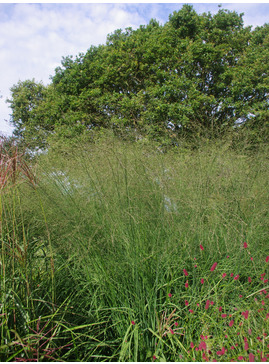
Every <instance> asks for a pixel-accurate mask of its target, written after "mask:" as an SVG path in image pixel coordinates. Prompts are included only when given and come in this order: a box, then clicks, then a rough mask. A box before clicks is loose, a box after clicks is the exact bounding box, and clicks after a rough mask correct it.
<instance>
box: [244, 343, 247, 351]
mask: <svg viewBox="0 0 269 364" xmlns="http://www.w3.org/2000/svg"><path fill="white" fill-rule="evenodd" d="M244 349H245V350H248V342H247V341H245V346H244Z"/></svg>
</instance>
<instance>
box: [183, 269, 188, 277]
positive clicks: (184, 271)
mask: <svg viewBox="0 0 269 364" xmlns="http://www.w3.org/2000/svg"><path fill="white" fill-rule="evenodd" d="M183 273H184V274H185V276H186V277H188V275H189V273H188V272H187V271H186V269H183Z"/></svg>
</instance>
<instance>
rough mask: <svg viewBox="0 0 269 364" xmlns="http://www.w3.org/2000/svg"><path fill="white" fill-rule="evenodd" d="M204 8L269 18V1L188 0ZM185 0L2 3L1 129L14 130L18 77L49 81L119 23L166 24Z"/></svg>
mask: <svg viewBox="0 0 269 364" xmlns="http://www.w3.org/2000/svg"><path fill="white" fill-rule="evenodd" d="M188 4H191V5H193V7H194V9H195V10H196V12H197V13H198V14H202V13H203V12H209V11H210V12H211V13H212V14H214V13H216V12H218V10H219V7H218V5H219V4H221V5H222V8H223V9H229V10H232V11H233V10H235V11H236V12H237V13H239V14H240V13H244V14H245V15H244V17H243V19H244V25H245V26H248V25H252V26H253V28H255V27H256V26H261V25H264V24H265V23H266V22H269V3H268V2H260V3H249V2H244V3H240V2H239V3H234V2H229V3H228V2H227V3H212V2H208V3H200V2H195V3H194V2H188ZM182 5H183V2H181V3H178V2H173V1H171V2H150V1H147V3H143V2H137V1H136V2H134V1H132V0H131V1H128V2H127V1H125V2H121V1H120V0H119V1H118V2H117V3H115V2H111V1H107V2H106V3H102V2H98V3H92V2H87V3H85V2H80V3H70V2H68V1H65V2H64V3H61V2H59V1H58V2H57V3H51V2H40V3H35V2H29V3H22V2H17V3H0V49H1V52H0V96H2V97H1V98H0V134H1V135H6V136H8V135H11V134H12V130H13V129H12V127H11V125H10V123H9V120H10V114H11V109H10V108H9V106H8V103H6V99H7V98H10V97H11V92H10V88H11V87H12V86H13V85H14V84H17V83H18V81H24V80H27V79H30V80H32V79H35V81H36V82H42V83H43V84H44V85H47V84H49V83H50V82H51V81H50V76H53V75H54V70H55V68H56V67H58V66H61V60H62V58H63V57H66V56H70V55H73V56H76V55H78V54H79V53H81V52H82V53H85V52H86V51H87V49H89V48H90V47H91V46H92V45H94V46H97V45H99V44H105V42H106V37H107V35H108V34H110V33H112V32H114V31H115V30H116V29H125V28H127V27H132V28H133V29H137V28H138V27H139V26H140V25H146V24H148V22H149V21H150V19H152V18H154V19H156V20H158V21H159V22H160V24H164V23H166V22H167V21H168V18H169V14H172V13H173V11H178V10H180V8H181V7H182Z"/></svg>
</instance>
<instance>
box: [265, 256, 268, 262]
mask: <svg viewBox="0 0 269 364" xmlns="http://www.w3.org/2000/svg"><path fill="white" fill-rule="evenodd" d="M265 261H266V263H267V262H269V255H267V257H266V258H265Z"/></svg>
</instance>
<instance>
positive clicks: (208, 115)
mask: <svg viewBox="0 0 269 364" xmlns="http://www.w3.org/2000/svg"><path fill="white" fill-rule="evenodd" d="M268 58H269V24H265V25H264V26H261V27H257V28H255V29H254V30H251V27H244V24H243V14H237V13H236V12H231V11H228V10H224V9H220V10H219V11H218V13H217V14H215V15H212V14H210V13H203V14H201V15H199V14H197V13H196V12H195V10H194V9H193V7H192V6H190V5H186V4H185V5H183V6H182V8H181V9H180V10H179V11H175V12H174V13H173V14H171V15H170V16H169V20H168V21H167V22H166V23H165V24H164V25H160V24H159V23H158V22H157V21H156V20H154V19H152V20H150V22H149V24H148V25H141V26H140V27H139V28H138V29H137V30H133V29H132V28H126V29H125V30H121V29H118V30H115V32H114V33H112V34H109V35H108V36H107V41H106V44H104V45H99V46H97V47H96V46H91V47H90V48H89V49H88V51H87V52H86V53H85V54H82V53H81V54H79V55H77V56H76V57H73V56H68V57H65V58H63V59H62V63H61V67H58V68H56V69H55V74H54V75H53V76H52V78H51V83H50V84H49V85H48V86H46V87H45V86H43V85H42V84H41V83H36V82H35V80H31V81H30V80H26V81H23V82H21V81H20V82H18V84H16V85H14V86H13V87H12V89H11V91H12V97H11V99H10V100H8V102H9V103H10V106H11V109H12V115H11V123H12V125H13V126H14V127H15V132H14V134H15V135H16V136H18V137H19V138H21V139H23V140H25V141H26V142H28V144H31V145H32V146H33V147H43V146H45V145H46V144H47V141H48V138H49V137H50V136H51V135H54V136H55V135H56V136H58V135H59V136H63V137H66V138H72V137H74V136H75V135H79V134H81V133H87V132H89V131H90V130H101V129H111V130H113V132H114V133H121V134H125V135H132V136H135V137H136V138H141V137H146V138H149V139H151V138H153V139H156V140H165V139H168V140H175V139H177V138H178V137H180V135H181V134H184V135H192V134H194V133H200V132H207V133H209V134H210V135H214V134H219V133H222V132H224V131H225V130H227V129H228V128H233V127H234V126H235V125H239V124H240V123H241V124H244V127H246V128H252V129H254V130H255V128H261V127H262V128H264V127H267V128H268V119H269V117H268V116H269V115H268V101H269V99H268V86H269V79H268V64H269V59H268Z"/></svg>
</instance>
